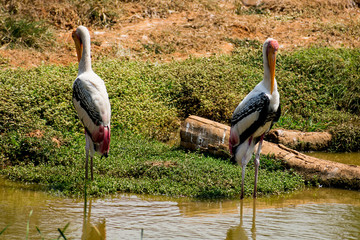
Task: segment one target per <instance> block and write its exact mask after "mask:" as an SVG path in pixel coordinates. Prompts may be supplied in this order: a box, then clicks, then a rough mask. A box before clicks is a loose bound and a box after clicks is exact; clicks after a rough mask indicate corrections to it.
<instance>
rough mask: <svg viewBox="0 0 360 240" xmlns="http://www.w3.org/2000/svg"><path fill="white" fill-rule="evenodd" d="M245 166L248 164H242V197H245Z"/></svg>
mask: <svg viewBox="0 0 360 240" xmlns="http://www.w3.org/2000/svg"><path fill="white" fill-rule="evenodd" d="M245 167H246V164H241V194H240V199H243V198H244V180H245Z"/></svg>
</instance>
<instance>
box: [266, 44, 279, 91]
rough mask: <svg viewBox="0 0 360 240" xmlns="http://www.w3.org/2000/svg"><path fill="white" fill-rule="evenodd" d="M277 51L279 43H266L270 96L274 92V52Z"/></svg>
mask: <svg viewBox="0 0 360 240" xmlns="http://www.w3.org/2000/svg"><path fill="white" fill-rule="evenodd" d="M278 49H279V43H278V42H277V41H276V40H275V39H273V40H271V41H270V42H269V43H268V46H267V49H266V52H267V59H268V63H269V69H270V77H271V89H270V93H271V94H272V92H273V90H274V81H275V63H276V52H277V51H278Z"/></svg>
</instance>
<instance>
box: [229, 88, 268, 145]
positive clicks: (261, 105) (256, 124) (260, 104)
mask: <svg viewBox="0 0 360 240" xmlns="http://www.w3.org/2000/svg"><path fill="white" fill-rule="evenodd" d="M269 104H270V99H269V98H268V96H267V95H266V94H265V93H264V92H262V93H260V94H258V95H257V96H254V97H253V98H251V99H249V101H248V102H247V103H246V104H245V106H244V107H243V108H242V109H240V110H239V111H238V112H236V113H234V115H233V118H232V120H231V127H233V126H235V125H237V124H242V121H246V120H245V118H246V117H249V116H251V115H253V116H254V119H252V120H253V122H252V124H250V126H249V127H248V128H246V129H244V130H243V131H242V132H241V133H240V143H239V144H241V143H243V142H244V141H245V140H246V139H247V138H249V137H250V136H251V135H252V134H254V133H255V131H256V130H257V129H258V128H260V127H261V126H263V125H264V124H265V123H266V122H267V117H268V114H269ZM255 113H259V114H258V116H257V117H255V116H256V114H255Z"/></svg>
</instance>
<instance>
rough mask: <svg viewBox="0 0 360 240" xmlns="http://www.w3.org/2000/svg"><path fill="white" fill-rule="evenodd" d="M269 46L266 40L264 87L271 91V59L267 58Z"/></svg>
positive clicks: (264, 50)
mask: <svg viewBox="0 0 360 240" xmlns="http://www.w3.org/2000/svg"><path fill="white" fill-rule="evenodd" d="M267 47H268V44H267V42H265V44H264V46H263V64H264V78H263V84H264V87H265V88H266V89H267V90H268V91H269V93H270V89H271V74H270V66H269V60H268V58H267ZM275 89H276V79H274V89H273V91H274V90H275Z"/></svg>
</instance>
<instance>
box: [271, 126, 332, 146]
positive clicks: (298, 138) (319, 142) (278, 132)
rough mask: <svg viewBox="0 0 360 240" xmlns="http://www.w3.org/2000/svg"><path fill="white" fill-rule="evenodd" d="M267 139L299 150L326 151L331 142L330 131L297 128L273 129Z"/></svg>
mask: <svg viewBox="0 0 360 240" xmlns="http://www.w3.org/2000/svg"><path fill="white" fill-rule="evenodd" d="M265 140H267V141H270V142H273V143H280V144H282V145H285V146H286V147H289V148H291V149H295V150H298V151H324V150H326V149H328V147H329V145H330V143H331V134H330V133H328V132H300V131H296V130H285V129H272V130H271V131H270V132H269V133H268V134H267V135H266V138H265Z"/></svg>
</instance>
